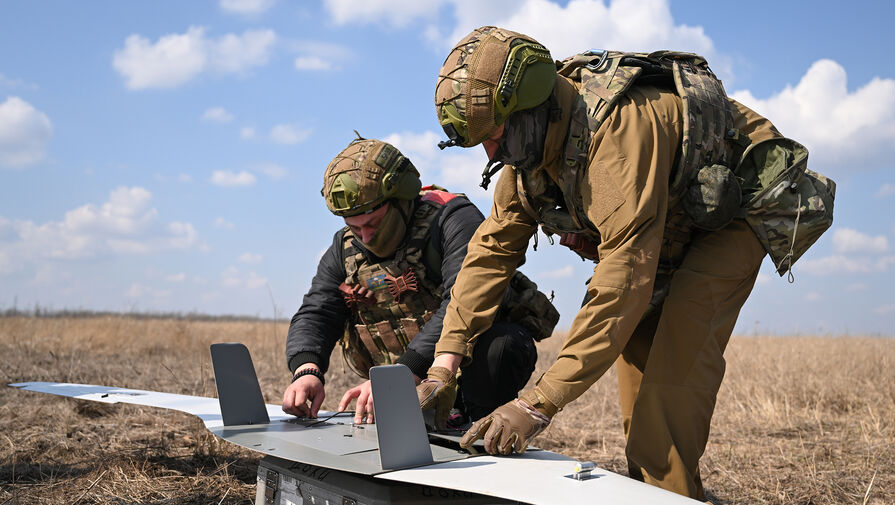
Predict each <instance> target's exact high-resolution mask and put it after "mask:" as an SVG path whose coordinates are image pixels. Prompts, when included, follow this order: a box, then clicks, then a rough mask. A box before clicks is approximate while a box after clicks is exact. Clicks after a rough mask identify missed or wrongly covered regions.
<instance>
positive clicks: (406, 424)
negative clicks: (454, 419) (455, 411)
mask: <svg viewBox="0 0 895 505" xmlns="http://www.w3.org/2000/svg"><path fill="white" fill-rule="evenodd" d="M370 381H371V385H372V387H373V408H374V409H375V414H376V434H377V436H378V437H379V463H380V465H381V466H382V469H383V470H393V469H398V468H410V467H414V466H420V465H426V464H429V463H432V448H431V447H430V446H429V436H428V435H426V427H425V425H424V424H423V413H422V411H421V410H420V404H419V400H418V399H417V397H416V390H415V388H414V387H413V374H411V373H410V369H409V368H407V367H406V366H404V365H385V366H374V367H373V368H371V369H370Z"/></svg>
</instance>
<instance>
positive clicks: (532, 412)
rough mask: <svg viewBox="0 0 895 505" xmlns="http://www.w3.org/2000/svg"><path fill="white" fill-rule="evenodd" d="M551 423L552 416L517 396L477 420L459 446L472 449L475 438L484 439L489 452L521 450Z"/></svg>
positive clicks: (521, 451) (519, 451) (520, 451)
mask: <svg viewBox="0 0 895 505" xmlns="http://www.w3.org/2000/svg"><path fill="white" fill-rule="evenodd" d="M548 424H550V418H549V417H547V416H546V415H545V414H543V413H541V412H539V411H538V410H537V409H535V408H534V407H532V406H531V405H529V404H528V403H527V402H526V401H524V400H520V399H518V398H516V399H515V400H511V401H509V402H507V403H505V404H503V405H501V406H500V407H497V408H496V409H494V412H492V413H491V414H489V415H488V416H486V417H483V418H482V419H479V420H478V421H476V422H475V423H474V424H473V425H472V427H470V428H469V431H467V432H466V434H465V435H463V438H461V439H460V447H463V448H464V449H469V448H470V447H472V444H473V442H475V441H476V440H478V439H480V438H483V437H484V439H485V450H486V451H488V454H498V453H500V454H510V452H517V453H519V454H522V453H523V452H525V449H526V448H527V447H528V444H529V442H531V439H533V438H534V437H536V436H537V435H538V433H540V432H542V431H544V428H546V427H547V425H548Z"/></svg>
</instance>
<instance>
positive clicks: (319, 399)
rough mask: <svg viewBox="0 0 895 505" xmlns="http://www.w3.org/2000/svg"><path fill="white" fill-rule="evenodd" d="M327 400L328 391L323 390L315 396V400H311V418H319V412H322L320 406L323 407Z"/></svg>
mask: <svg viewBox="0 0 895 505" xmlns="http://www.w3.org/2000/svg"><path fill="white" fill-rule="evenodd" d="M324 398H326V390H324V389H321V390H320V393H318V394H316V395H314V399H313V400H311V417H313V418H315V419H316V418H317V412H319V411H320V406H321V405H323V399H324Z"/></svg>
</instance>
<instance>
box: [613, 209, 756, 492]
mask: <svg viewBox="0 0 895 505" xmlns="http://www.w3.org/2000/svg"><path fill="white" fill-rule="evenodd" d="M764 255H765V251H764V249H763V248H762V247H761V245H760V244H759V242H758V240H757V239H756V238H755V235H754V234H753V233H752V231H751V230H750V229H749V227H748V226H747V225H746V223H745V222H744V221H742V220H736V221H734V222H733V223H731V224H730V225H728V226H727V227H726V228H724V229H723V230H720V231H716V232H712V233H702V232H697V233H696V234H695V236H694V239H693V242H692V243H691V245H690V248H689V250H688V252H687V254H686V256H685V257H684V260H683V262H682V264H681V268H680V269H678V270H677V271H676V272H675V273H674V275H673V277H672V278H671V289H670V291H669V294H668V298H667V299H666V300H665V303H664V305H663V306H662V309H661V311H658V310H657V311H654V312H652V314H651V315H650V316H648V317H647V318H645V319H643V320H642V321H641V322H640V324H639V325H638V326H637V328H636V330H635V331H634V334H633V335H632V336H631V339H630V340H629V341H628V343H627V345H626V347H625V349H624V351H623V352H622V354H621V355H620V356H619V358H618V359H617V360H616V368H617V371H618V382H619V393H620V396H621V410H622V418H623V423H624V429H625V438H626V440H627V446H626V448H625V453H626V456H627V458H628V468H629V472H630V474H631V476H632V477H634V478H639V479H642V480H643V481H645V482H647V483H649V484H652V485H655V486H658V487H661V488H663V489H667V490H669V491H673V492H676V493H679V494H683V495H686V496H690V497H692V498H696V499H699V500H705V492H704V490H703V488H702V481H701V479H700V477H699V458H700V457H701V456H702V454H703V452H704V451H705V446H706V442H707V441H708V436H709V425H710V422H711V419H712V413H713V411H714V408H715V399H716V396H717V393H718V388H719V387H720V386H721V379H722V378H723V376H724V369H725V361H724V356H723V354H724V349H725V347H726V346H727V342H728V340H729V339H730V334H731V333H732V332H733V327H734V324H735V323H736V319H737V316H738V315H739V312H740V308H741V307H742V306H743V303H745V301H746V298H747V297H748V296H749V293H750V292H751V291H752V286H753V285H754V283H755V278H756V276H757V275H758V269H759V266H760V265H761V261H762V258H763V257H764Z"/></svg>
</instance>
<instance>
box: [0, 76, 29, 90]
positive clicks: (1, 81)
mask: <svg viewBox="0 0 895 505" xmlns="http://www.w3.org/2000/svg"><path fill="white" fill-rule="evenodd" d="M0 86H8V87H10V88H29V89H37V86H35V85H34V84H28V83H26V82H25V81H23V80H21V79H12V78H10V77H7V76H5V75H3V74H2V73H0Z"/></svg>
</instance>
